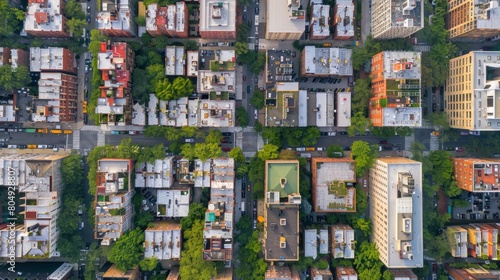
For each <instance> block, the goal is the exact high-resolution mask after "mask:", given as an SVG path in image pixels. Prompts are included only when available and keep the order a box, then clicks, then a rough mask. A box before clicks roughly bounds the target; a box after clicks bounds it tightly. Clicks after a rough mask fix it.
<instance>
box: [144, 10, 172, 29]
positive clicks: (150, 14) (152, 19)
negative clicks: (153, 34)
mask: <svg viewBox="0 0 500 280" xmlns="http://www.w3.org/2000/svg"><path fill="white" fill-rule="evenodd" d="M166 22H167V12H166V7H158V4H157V3H151V4H149V6H148V7H147V10H146V30H147V31H157V30H158V26H165V24H166Z"/></svg>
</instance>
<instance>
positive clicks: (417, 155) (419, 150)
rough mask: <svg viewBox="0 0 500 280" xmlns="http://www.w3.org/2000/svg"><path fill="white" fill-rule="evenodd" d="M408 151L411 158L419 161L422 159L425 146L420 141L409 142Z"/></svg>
mask: <svg viewBox="0 0 500 280" xmlns="http://www.w3.org/2000/svg"><path fill="white" fill-rule="evenodd" d="M410 151H411V154H412V159H413V160H416V161H420V162H422V161H423V158H424V151H425V146H424V145H423V144H422V143H419V142H417V141H415V142H413V143H411V148H410Z"/></svg>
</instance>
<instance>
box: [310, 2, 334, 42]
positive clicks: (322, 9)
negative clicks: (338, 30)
mask: <svg viewBox="0 0 500 280" xmlns="http://www.w3.org/2000/svg"><path fill="white" fill-rule="evenodd" d="M329 23H330V5H318V4H314V5H312V16H311V23H310V25H311V26H312V30H311V31H312V32H311V33H312V34H311V36H321V37H323V36H330V24H329Z"/></svg>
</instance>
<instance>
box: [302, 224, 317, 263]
mask: <svg viewBox="0 0 500 280" xmlns="http://www.w3.org/2000/svg"><path fill="white" fill-rule="evenodd" d="M304 256H305V257H306V258H307V257H311V258H313V259H316V257H318V231H317V230H316V229H306V230H304Z"/></svg>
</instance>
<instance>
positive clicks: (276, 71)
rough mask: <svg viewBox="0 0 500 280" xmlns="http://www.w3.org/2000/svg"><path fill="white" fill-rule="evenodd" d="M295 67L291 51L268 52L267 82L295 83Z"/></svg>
mask: <svg viewBox="0 0 500 280" xmlns="http://www.w3.org/2000/svg"><path fill="white" fill-rule="evenodd" d="M293 67H294V65H293V56H292V51H291V50H267V69H266V70H267V77H266V80H267V82H269V83H274V82H291V81H293V78H292V75H293V72H294V71H293Z"/></svg>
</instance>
